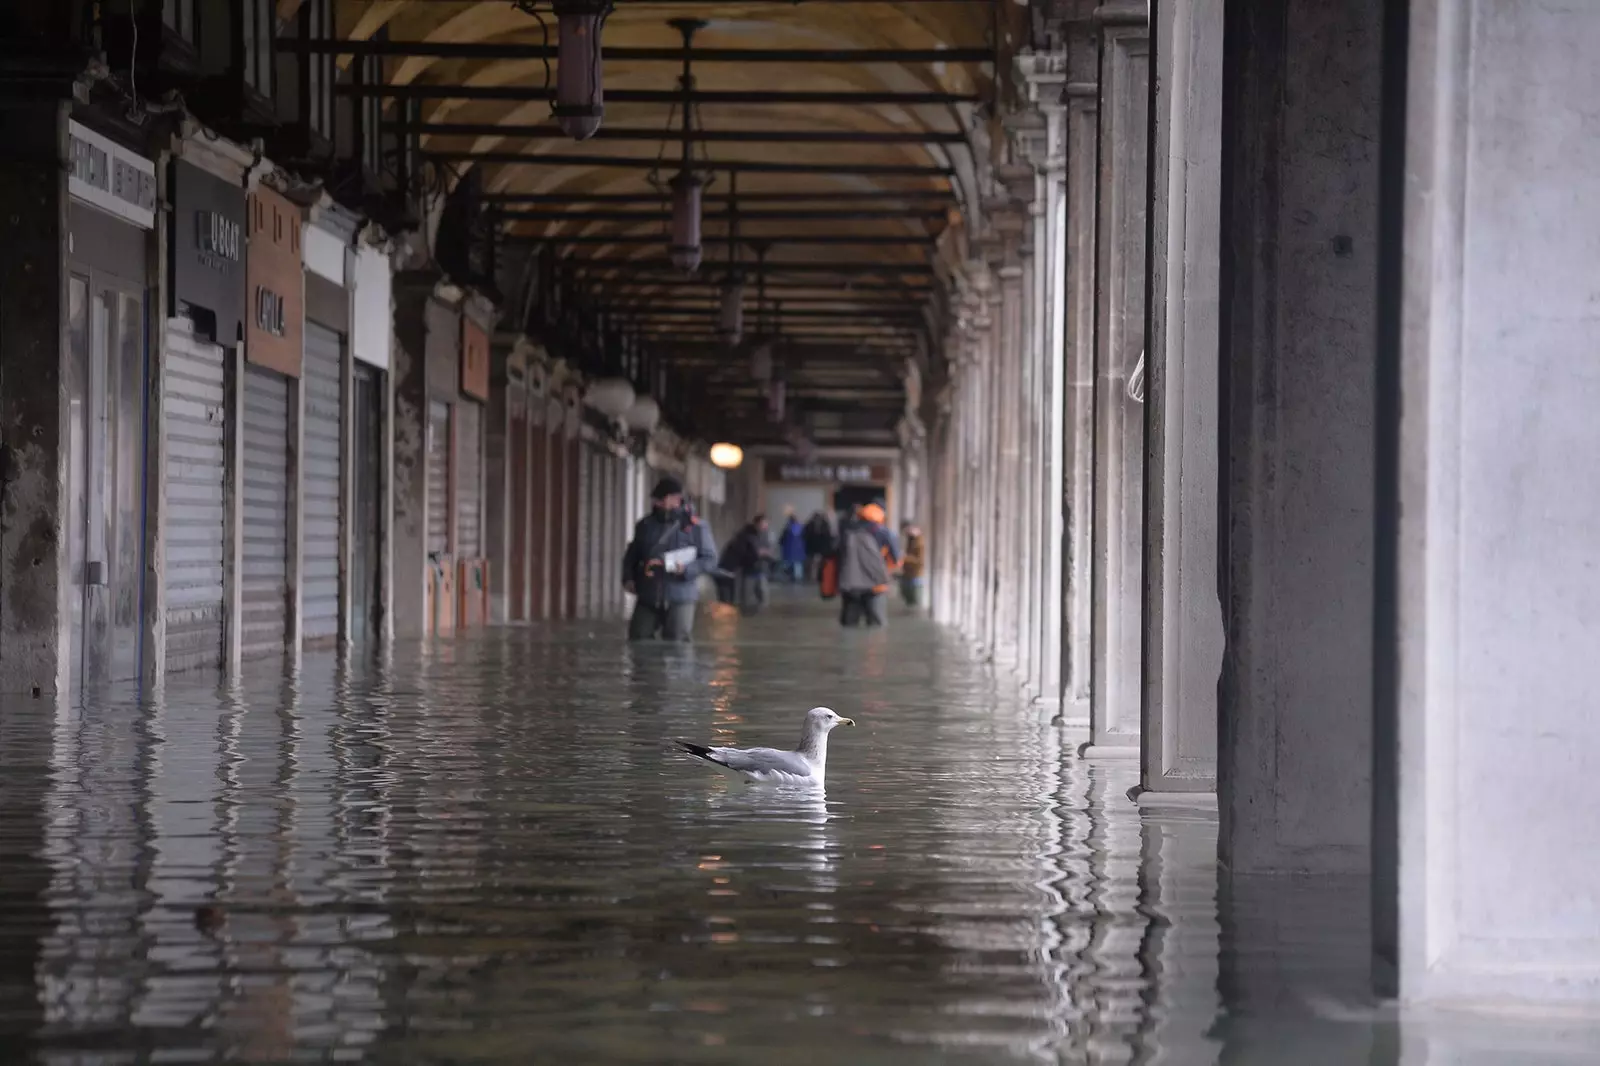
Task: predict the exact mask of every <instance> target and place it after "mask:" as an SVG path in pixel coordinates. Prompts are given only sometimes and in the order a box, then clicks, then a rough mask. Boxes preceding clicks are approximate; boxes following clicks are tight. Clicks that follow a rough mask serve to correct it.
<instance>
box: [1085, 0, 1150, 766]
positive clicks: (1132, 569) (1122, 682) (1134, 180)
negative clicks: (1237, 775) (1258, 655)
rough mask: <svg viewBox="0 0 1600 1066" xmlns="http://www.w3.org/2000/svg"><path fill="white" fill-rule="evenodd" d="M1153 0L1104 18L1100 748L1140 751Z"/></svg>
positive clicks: (1098, 314)
mask: <svg viewBox="0 0 1600 1066" xmlns="http://www.w3.org/2000/svg"><path fill="white" fill-rule="evenodd" d="M1144 13H1145V5H1144V4H1143V3H1135V2H1131V0H1130V2H1120V3H1112V4H1106V5H1104V6H1102V7H1101V8H1100V9H1099V10H1098V11H1097V13H1096V18H1097V19H1098V20H1099V21H1100V22H1101V48H1100V106H1099V164H1100V165H1099V173H1098V178H1099V185H1098V199H1097V203H1096V214H1097V222H1098V226H1097V235H1096V246H1095V268H1096V280H1095V312H1094V313H1095V330H1094V342H1095V460H1096V461H1095V467H1094V471H1095V483H1094V514H1095V522H1094V559H1095V582H1094V590H1095V597H1094V620H1093V631H1094V679H1095V680H1094V690H1093V693H1092V699H1091V704H1090V709H1091V714H1090V722H1089V744H1088V745H1087V746H1086V749H1085V750H1086V751H1088V752H1091V753H1094V754H1102V755H1106V754H1112V753H1116V754H1125V755H1130V756H1131V755H1137V754H1138V747H1139V705H1140V678H1141V665H1140V664H1141V661H1142V655H1141V644H1142V642H1143V634H1142V620H1141V618H1142V610H1143V606H1142V599H1143V591H1142V578H1143V551H1144V410H1145V409H1144V405H1143V403H1142V402H1141V399H1142V397H1141V396H1138V395H1136V392H1137V390H1136V389H1133V388H1130V385H1131V382H1132V378H1133V375H1134V371H1135V368H1136V367H1137V365H1138V363H1139V359H1140V356H1141V354H1142V352H1143V350H1144V320H1145V314H1144V308H1145V254H1144V249H1145V222H1146V218H1147V209H1148V205H1147V195H1146V190H1147V189H1148V187H1149V175H1148V173H1147V171H1146V167H1147V160H1148V156H1149V151H1148V150H1149V135H1150V33H1149V27H1148V25H1147V24H1146V23H1145V21H1144Z"/></svg>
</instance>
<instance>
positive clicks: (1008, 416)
mask: <svg viewBox="0 0 1600 1066" xmlns="http://www.w3.org/2000/svg"><path fill="white" fill-rule="evenodd" d="M994 221H995V224H996V226H997V227H1002V228H1001V232H1002V233H1003V234H1004V236H1003V238H1002V244H1001V248H1000V262H999V267H998V269H997V270H996V275H997V278H998V281H999V284H998V286H997V287H996V291H995V295H996V302H995V305H994V306H995V315H996V323H995V325H996V354H997V356H998V358H997V359H996V361H995V382H996V389H995V398H994V407H993V410H994V442H995V447H994V459H993V462H992V464H991V465H990V467H989V475H990V478H991V479H992V480H993V482H994V491H995V501H994V502H995V506H994V507H993V509H992V511H991V512H990V514H991V515H992V516H993V521H994V534H995V541H994V563H995V579H994V600H993V603H994V606H993V619H992V623H991V625H992V637H991V640H992V643H993V653H994V657H995V661H996V662H997V663H998V664H999V665H1001V666H1003V667H1005V668H1006V669H1008V670H1011V671H1012V672H1013V673H1014V672H1015V671H1016V670H1017V668H1018V666H1019V659H1020V648H1019V637H1020V634H1021V619H1020V614H1019V607H1020V605H1021V602H1022V589H1021V580H1020V578H1021V573H1022V558H1021V550H1020V549H1021V543H1022V534H1023V531H1024V525H1023V517H1022V516H1023V503H1022V497H1023V485H1022V478H1021V472H1022V421H1023V419H1022V416H1021V408H1022V406H1023V404H1024V403H1025V398H1024V393H1023V391H1022V347H1023V343H1022V342H1023V337H1022V330H1023V311H1024V308H1023V265H1022V255H1021V242H1022V228H1023V225H1024V223H1025V221H1026V216H1025V215H1023V214H1022V212H1021V211H1019V210H1018V209H1017V207H1016V206H1015V205H1014V204H1008V205H1007V206H1006V208H1005V209H1004V211H1003V212H1002V213H1000V215H999V217H998V218H996V219H994Z"/></svg>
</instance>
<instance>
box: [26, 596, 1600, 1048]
mask: <svg viewBox="0 0 1600 1066" xmlns="http://www.w3.org/2000/svg"><path fill="white" fill-rule="evenodd" d="M816 704H824V705H827V706H831V707H833V708H834V709H836V710H837V711H839V713H841V714H843V715H846V716H849V717H853V718H855V719H856V720H857V722H858V723H859V725H858V727H857V728H856V729H849V728H842V729H840V730H838V731H836V732H835V733H834V735H833V738H832V748H831V751H830V758H829V765H828V778H829V780H828V787H827V790H826V793H825V795H818V794H815V793H813V792H808V791H805V790H784V789H773V788H761V787H745V786H740V785H737V784H734V783H732V782H729V781H727V780H726V779H724V778H722V777H720V776H718V775H717V774H715V773H713V772H711V771H710V770H709V769H708V768H706V767H705V766H703V765H701V764H698V763H696V762H695V761H694V760H692V759H690V758H689V757H687V756H682V755H679V754H675V753H674V749H673V747H672V741H673V740H674V739H675V738H678V737H683V738H686V739H691V740H701V741H708V742H714V743H731V744H773V745H777V746H781V747H791V746H793V743H794V742H795V741H796V740H797V739H798V728H799V722H800V718H801V716H802V714H803V712H804V711H805V710H806V709H807V708H808V707H811V706H813V705H816ZM3 712H4V713H3V714H0V770H3V774H0V908H3V909H0V952H3V957H0V1047H3V1048H5V1049H6V1050H5V1053H4V1054H3V1055H0V1059H3V1060H4V1061H7V1062H9V1061H37V1062H41V1063H50V1064H63V1066H64V1064H85V1066H87V1064H113V1063H134V1062H139V1063H143V1062H152V1063H155V1062H173V1063H177V1062H209V1061H219V1060H235V1061H249V1062H283V1061H295V1062H325V1061H326V1062H333V1061H351V1062H358V1061H359V1062H418V1063H424V1062H425V1063H456V1062H485V1063H501V1062H503V1063H530V1062H538V1063H545V1062H548V1063H571V1064H587V1063H641V1064H642V1063H651V1064H665V1063H673V1064H678V1063H682V1064H691V1063H696V1064H698V1063H760V1064H787V1063H807V1064H812V1063H841V1064H844V1063H849V1064H900V1063H989V1062H1038V1063H1079V1062H1083V1063H1101V1062H1104V1063H1121V1062H1140V1063H1172V1064H1182V1066H1187V1064H1191V1063H1192V1064H1210V1063H1262V1064H1266V1063H1290V1062H1293V1063H1329V1064H1335V1063H1338V1064H1344V1063H1389V1062H1396V1063H1398V1062H1401V1061H1407V1062H1410V1061H1416V1062H1428V1063H1434V1062H1463V1063H1465V1062H1473V1063H1490V1062H1518V1063H1526V1062H1535V1061H1550V1062H1587V1061H1594V1060H1595V1052H1596V1049H1597V1048H1600V1044H1597V1043H1594V1042H1591V1040H1590V1032H1589V1030H1587V1029H1585V1028H1583V1027H1582V1026H1578V1027H1576V1028H1573V1027H1571V1026H1569V1027H1568V1028H1566V1029H1563V1030H1561V1032H1559V1033H1554V1034H1553V1031H1552V1030H1551V1028H1550V1027H1549V1026H1548V1025H1542V1026H1540V1025H1534V1026H1528V1027H1516V1026H1513V1027H1512V1028H1511V1029H1509V1030H1508V1029H1506V1028H1505V1027H1503V1026H1501V1027H1497V1028H1494V1029H1492V1030H1489V1031H1487V1032H1486V1033H1482V1032H1479V1031H1478V1030H1477V1029H1475V1028H1473V1027H1472V1026H1463V1025H1459V1024H1457V1025H1449V1026H1439V1025H1435V1024H1433V1023H1429V1022H1425V1021H1424V1022H1418V1023H1417V1024H1415V1025H1414V1026H1412V1027H1410V1028H1409V1029H1406V1030H1402V1029H1401V1027H1399V1026H1397V1025H1396V1024H1394V1023H1393V1021H1392V1019H1391V1018H1390V1017H1389V1016H1388V1015H1386V1014H1385V1013H1384V1012H1383V1011H1382V1010H1379V1009H1376V1008H1374V1007H1373V1006H1372V1005H1371V1004H1370V1002H1369V1001H1368V1000H1367V999H1366V988H1367V984H1368V982H1367V975H1366V968H1365V967H1366V963H1365V958H1366V932H1365V926H1364V919H1363V915H1364V910H1365V905H1366V899H1365V894H1364V893H1365V889H1364V886H1360V885H1348V884H1339V883H1332V882H1327V881H1321V882H1318V883H1315V884H1307V885H1296V884H1289V883H1273V884H1271V885H1266V886H1256V887H1255V888H1250V887H1248V886H1244V887H1241V886H1232V887H1229V888H1227V889H1225V890H1223V891H1221V892H1220V893H1219V888H1218V877H1217V872H1216V867H1215V861H1214V856H1215V848H1216V815H1215V812H1214V811H1211V812H1206V811H1185V810H1165V811H1160V810H1156V811H1152V810H1146V811H1142V812H1141V811H1140V810H1139V809H1137V808H1136V807H1135V806H1134V805H1133V804H1132V803H1131V802H1129V801H1128V799H1127V798H1126V792H1127V790H1128V789H1129V787H1130V786H1132V785H1133V784H1134V783H1135V771H1134V765H1133V764H1132V763H1131V762H1101V763H1095V764H1089V763H1085V762H1082V761H1080V760H1077V759H1076V758H1074V757H1073V756H1072V752H1073V751H1074V750H1075V744H1076V741H1077V740H1078V739H1080V738H1077V737H1074V736H1073V735H1072V734H1070V733H1067V732H1063V731H1062V730H1061V729H1059V728H1058V727H1056V726H1053V725H1052V724H1051V723H1050V721H1049V718H1048V715H1047V714H1044V713H1042V712H1041V711H1040V710H1039V709H1038V708H1035V707H1031V706H1026V705H1023V704H1021V703H1020V702H1018V701H1017V700H1016V699H1015V698H1014V697H1013V696H1012V695H1010V686H1009V683H1007V682H1004V681H1000V682H997V681H996V680H994V679H993V678H992V677H991V676H990V674H989V672H988V671H987V670H986V669H985V668H984V667H983V666H982V665H981V664H979V663H977V662H975V661H974V660H973V658H972V657H971V655H970V654H969V653H968V652H967V651H966V649H965V648H964V647H962V646H961V645H960V644H959V643H958V642H957V641H956V640H955V639H953V638H952V637H951V636H950V635H949V634H947V633H944V632H942V631H941V630H939V629H937V628H936V627H934V626H933V625H931V624H929V623H927V622H924V621H921V620H917V619H911V618H906V617H903V616H901V615H897V616H896V617H895V619H894V623H893V625H892V626H891V627H890V628H889V630H887V631H879V632H868V631H851V632H843V631H840V630H839V629H838V627H837V626H835V625H833V624H832V623H831V621H830V619H829V617H828V616H827V615H826V613H825V611H824V609H823V608H822V607H821V606H820V605H818V604H816V603H814V602H813V601H812V600H811V599H810V598H808V597H799V598H796V597H784V596H779V597H778V598H777V601H776V602H775V604H774V606H773V607H772V608H771V609H770V610H769V611H768V612H767V613H766V614H764V615H762V616H760V617H758V618H754V619H740V618H738V617H737V616H736V615H734V614H732V613H731V612H721V611H718V612H713V613H712V614H711V616H710V617H706V618H704V619H703V621H702V626H701V630H700V634H699V640H698V642H697V643H696V644H695V645H694V646H692V647H686V648H685V647H667V646H646V647H634V648H630V647H629V646H627V645H626V644H625V643H624V642H623V641H622V639H621V636H620V625H617V624H581V623H578V624H570V625H560V626H550V627H521V628H507V629H501V630H494V631H490V632H487V633H481V634H474V635H469V636H465V637H463V638H461V639H458V640H455V641H452V642H448V643H443V644H440V645H436V646H434V647H432V648H430V649H423V650H418V649H416V648H404V649H400V650H397V651H396V653H395V654H394V656H393V661H392V662H389V663H378V664H373V665H370V666H350V667H344V666H340V665H338V664H336V663H335V662H334V660H333V659H332V658H331V657H327V656H323V657H318V656H308V657H307V659H306V662H305V664H304V666H303V669H302V670H301V672H300V674H299V675H298V676H297V677H295V678H293V679H285V678H281V677H278V676H276V675H273V674H271V673H270V672H268V671H258V672H257V674H256V676H255V677H253V678H248V679H246V681H245V682H244V683H243V684H242V685H241V686H240V687H238V688H237V689H233V690H229V689H224V690H222V691H220V692H219V691H218V690H217V688H216V687H215V686H214V685H211V684H209V683H207V684H202V683H199V682H189V683H187V684H175V685H172V686H171V687H170V688H169V690H168V691H167V692H166V693H165V694H164V696H163V697H162V698H161V699H159V700H155V701H151V702H150V703H148V704H146V705H139V704H137V703H132V702H117V701H114V700H113V701H107V702H100V703H97V704H95V705H92V706H89V707H87V708H85V709H83V710H81V711H73V712H71V713H70V714H59V715H58V714H55V713H54V712H53V711H51V710H50V709H49V708H47V707H43V706H42V705H40V704H38V703H35V702H30V701H20V702H11V703H7V704H5V705H4V708H3ZM1441 1034H1442V1035H1441ZM1457 1050H1459V1051H1461V1052H1462V1054H1461V1055H1460V1056H1456V1055H1455V1054H1454V1052H1455V1051H1457ZM1419 1051H1420V1054H1421V1056H1422V1057H1415V1056H1416V1054H1418V1053H1419Z"/></svg>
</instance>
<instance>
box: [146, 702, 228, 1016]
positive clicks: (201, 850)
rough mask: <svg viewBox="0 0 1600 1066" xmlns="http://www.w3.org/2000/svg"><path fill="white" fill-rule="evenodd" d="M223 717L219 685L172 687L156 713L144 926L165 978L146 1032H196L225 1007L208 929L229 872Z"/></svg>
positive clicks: (156, 980)
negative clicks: (198, 1022)
mask: <svg viewBox="0 0 1600 1066" xmlns="http://www.w3.org/2000/svg"><path fill="white" fill-rule="evenodd" d="M221 710H222V708H221V703H220V701H219V699H218V695H217V686H216V683H215V682H214V681H211V680H207V681H205V682H199V681H194V680H179V681H178V683H177V684H172V683H169V684H168V685H167V686H166V689H165V691H163V692H162V693H160V694H159V695H158V696H157V697H156V699H155V700H154V702H153V703H152V705H151V711H150V726H149V730H148V735H149V755H148V757H147V759H146V763H145V780H146V782H147V785H146V787H147V789H148V792H149V796H150V800H149V822H150V848H149V854H150V877H149V882H148V891H149V893H150V902H149V905H148V906H147V908H146V910H145V912H144V916H143V926H144V935H145V938H146V940H147V941H148V942H149V944H150V952H151V955H152V956H153V957H155V958H158V959H160V960H161V965H162V968H163V970H164V971H165V972H162V973H153V974H151V975H150V976H149V977H148V978H147V979H146V981H145V984H144V989H143V992H142V993H141V995H140V998H139V1004H138V1007H137V1009H136V1011H135V1013H134V1019H133V1020H134V1024H135V1025H138V1026H142V1027H155V1028H167V1027H172V1028H176V1027H179V1026H183V1025H187V1024H189V1023H190V1022H191V1021H193V1020H194V1019H196V1018H205V1017H208V1016H210V1015H211V1014H212V1013H213V1012H214V1011H216V1009H217V1006H218V1003H219V1002H220V999H221V995H222V987H223V980H224V978H223V976H222V973H221V969H222V962H223V960H222V951H221V949H220V947H219V946H218V944H217V942H216V941H215V940H214V939H212V938H211V937H210V936H209V935H208V933H207V932H206V930H205V928H204V927H205V926H206V925H208V924H210V922H209V916H210V914H211V913H213V912H212V911H210V910H208V908H210V907H211V906H212V905H213V902H214V900H215V899H216V896H217V891H218V887H219V880H220V876H221V866H222V839H221V835H220V826H219V824H218V818H219V814H220V811H219V807H218V800H219V799H220V798H221V795H222V779H223V766H222V761H223V748H224V745H223V729H224V722H225V719H224V718H223V715H222V713H221ZM197 918H198V919H199V920H198V921H197Z"/></svg>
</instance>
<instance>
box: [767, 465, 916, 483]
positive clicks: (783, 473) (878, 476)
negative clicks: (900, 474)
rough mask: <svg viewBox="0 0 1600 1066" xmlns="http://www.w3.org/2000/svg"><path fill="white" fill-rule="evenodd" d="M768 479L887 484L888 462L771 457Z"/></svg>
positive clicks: (888, 474)
mask: <svg viewBox="0 0 1600 1066" xmlns="http://www.w3.org/2000/svg"><path fill="white" fill-rule="evenodd" d="M766 473H767V480H768V481H809V482H822V483H824V484H829V485H886V484H888V482H889V477H890V471H889V467H888V465H887V464H884V463H869V462H863V461H849V460H846V461H840V462H835V461H832V460H822V461H818V462H812V463H803V462H798V461H796V460H792V459H768V460H767V471H766Z"/></svg>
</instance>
